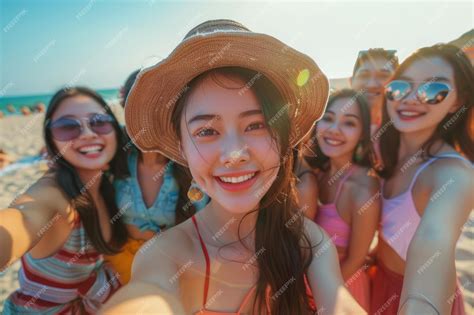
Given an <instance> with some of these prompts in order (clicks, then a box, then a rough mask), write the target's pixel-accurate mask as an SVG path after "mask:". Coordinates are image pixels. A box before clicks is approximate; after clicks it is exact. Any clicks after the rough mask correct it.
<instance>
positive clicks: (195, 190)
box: [187, 179, 204, 202]
mask: <svg viewBox="0 0 474 315" xmlns="http://www.w3.org/2000/svg"><path fill="white" fill-rule="evenodd" d="M187 195H188V198H189V200H191V201H192V202H199V201H201V200H202V199H203V198H204V193H203V191H202V190H201V188H200V187H199V186H198V184H197V183H196V181H195V180H194V179H193V180H192V181H191V186H189V190H188V194H187Z"/></svg>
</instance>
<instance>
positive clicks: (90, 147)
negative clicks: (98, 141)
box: [79, 145, 102, 153]
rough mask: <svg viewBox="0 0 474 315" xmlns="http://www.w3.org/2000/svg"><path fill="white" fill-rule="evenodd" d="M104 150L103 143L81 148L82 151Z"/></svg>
mask: <svg viewBox="0 0 474 315" xmlns="http://www.w3.org/2000/svg"><path fill="white" fill-rule="evenodd" d="M101 150H102V146H101V145H89V146H85V147H82V148H80V149H79V152H81V153H91V152H99V151H101Z"/></svg>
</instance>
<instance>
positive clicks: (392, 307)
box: [370, 261, 466, 315]
mask: <svg viewBox="0 0 474 315" xmlns="http://www.w3.org/2000/svg"><path fill="white" fill-rule="evenodd" d="M370 274H371V280H372V294H371V303H370V314H371V315H396V314H397V311H398V305H399V304H400V295H401V294H402V289H403V276H402V275H400V274H398V273H395V272H393V271H391V270H389V269H388V268H387V267H386V266H385V265H384V264H383V263H382V262H380V261H378V262H377V266H374V267H372V269H371V270H370ZM465 314H466V311H465V309H464V299H463V295H462V293H461V289H460V288H459V282H457V284H456V294H455V295H454V300H453V308H452V310H451V315H465Z"/></svg>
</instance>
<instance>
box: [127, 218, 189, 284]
mask: <svg viewBox="0 0 474 315" xmlns="http://www.w3.org/2000/svg"><path fill="white" fill-rule="evenodd" d="M190 221H191V220H187V221H185V222H183V223H181V224H179V225H177V226H174V227H172V228H170V229H169V230H166V231H165V232H163V233H160V234H157V235H156V236H155V237H153V238H151V239H150V240H148V241H147V242H146V243H145V244H143V246H142V247H141V248H140V250H139V251H138V252H137V255H136V256H135V259H134V261H133V267H132V270H133V271H132V278H133V279H134V281H135V280H137V281H142V282H146V283H152V284H155V285H159V286H160V287H162V288H165V289H169V288H170V286H169V285H170V283H169V279H170V278H171V277H172V276H173V275H174V274H175V273H176V272H177V270H178V269H179V268H180V267H181V266H182V265H184V264H186V262H188V261H189V260H190V259H191V257H192V256H193V255H194V252H195V250H194V242H193V239H192V234H191V233H192V231H191V228H192V226H191V224H192V222H190ZM158 267H159V270H160V272H157V270H158V269H157V268H158Z"/></svg>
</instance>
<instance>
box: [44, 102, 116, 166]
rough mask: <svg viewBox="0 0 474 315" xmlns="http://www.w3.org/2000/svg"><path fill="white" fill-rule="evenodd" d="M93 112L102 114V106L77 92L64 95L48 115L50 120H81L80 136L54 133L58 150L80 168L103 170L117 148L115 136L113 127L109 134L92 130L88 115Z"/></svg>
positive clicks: (54, 141)
mask: <svg viewBox="0 0 474 315" xmlns="http://www.w3.org/2000/svg"><path fill="white" fill-rule="evenodd" d="M94 114H105V112H104V109H103V108H102V107H101V106H100V105H99V104H98V103H97V102H96V101H95V100H94V99H92V98H90V97H88V96H85V95H79V96H74V97H69V98H66V99H65V100H64V101H62V102H61V104H60V105H59V106H58V108H57V109H56V111H55V112H54V113H53V115H52V117H51V121H52V123H54V122H56V121H58V119H62V118H73V119H76V120H78V121H80V122H81V125H82V129H83V130H82V132H81V134H80V136H79V137H77V138H75V139H72V140H69V141H59V140H57V139H55V138H54V137H53V143H54V145H55V146H56V149H57V151H58V152H59V153H58V154H61V155H62V157H63V158H64V159H65V160H66V161H68V162H69V163H70V164H71V165H72V166H74V167H75V168H76V169H77V170H78V171H81V170H105V169H107V167H108V164H109V162H110V161H111V160H112V159H113V157H114V155H115V152H116V151H117V138H116V137H117V136H116V132H115V130H114V129H113V130H112V132H110V133H108V134H102V135H101V134H97V133H95V132H94V131H92V130H91V129H90V127H89V124H88V119H89V118H90V117H91V116H93V115H94Z"/></svg>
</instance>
